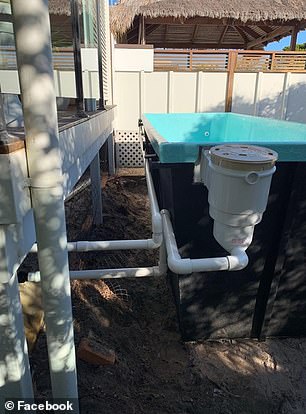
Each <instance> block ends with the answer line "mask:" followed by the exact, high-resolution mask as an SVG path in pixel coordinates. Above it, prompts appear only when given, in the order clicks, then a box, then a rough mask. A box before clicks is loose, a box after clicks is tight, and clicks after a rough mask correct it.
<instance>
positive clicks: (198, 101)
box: [196, 71, 203, 112]
mask: <svg viewBox="0 0 306 414" xmlns="http://www.w3.org/2000/svg"><path fill="white" fill-rule="evenodd" d="M202 87H203V72H202V71H199V72H198V73H197V90H196V112H201V111H202Z"/></svg>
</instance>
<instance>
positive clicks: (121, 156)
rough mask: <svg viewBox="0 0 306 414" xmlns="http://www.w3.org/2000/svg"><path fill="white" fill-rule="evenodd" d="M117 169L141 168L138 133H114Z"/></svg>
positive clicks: (141, 157)
mask: <svg viewBox="0 0 306 414" xmlns="http://www.w3.org/2000/svg"><path fill="white" fill-rule="evenodd" d="M115 143H116V161H117V168H139V167H143V155H142V148H141V146H140V142H139V135H138V131H116V136H115Z"/></svg>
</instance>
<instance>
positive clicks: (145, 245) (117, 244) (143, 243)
mask: <svg viewBox="0 0 306 414" xmlns="http://www.w3.org/2000/svg"><path fill="white" fill-rule="evenodd" d="M145 172H146V182H147V188H148V197H149V201H150V208H151V219H152V238H151V239H140V240H101V241H76V242H68V244H67V249H68V251H69V252H89V251H99V250H138V249H139V250H141V249H145V250H151V249H157V248H159V247H160V245H161V243H162V240H163V228H162V219H161V215H160V212H159V206H158V202H157V197H156V193H155V189H154V185H153V181H152V177H151V173H150V170H149V165H148V161H147V160H145ZM30 252H31V253H36V252H37V245H36V244H34V245H33V246H32V248H31V250H30Z"/></svg>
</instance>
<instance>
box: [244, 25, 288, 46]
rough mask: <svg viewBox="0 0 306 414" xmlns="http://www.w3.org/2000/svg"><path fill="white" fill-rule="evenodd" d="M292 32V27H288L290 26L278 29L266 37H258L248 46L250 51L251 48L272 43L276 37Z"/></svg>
mask: <svg viewBox="0 0 306 414" xmlns="http://www.w3.org/2000/svg"><path fill="white" fill-rule="evenodd" d="M290 30H291V27H288V26H282V27H278V28H277V29H275V30H273V31H272V32H270V33H268V34H266V35H264V36H261V37H258V38H257V39H254V40H251V42H249V43H248V44H247V48H248V49H250V48H251V47H254V46H256V45H260V44H264V43H268V42H271V41H272V40H273V39H275V38H276V37H278V36H283V35H285V34H287V33H289V32H290Z"/></svg>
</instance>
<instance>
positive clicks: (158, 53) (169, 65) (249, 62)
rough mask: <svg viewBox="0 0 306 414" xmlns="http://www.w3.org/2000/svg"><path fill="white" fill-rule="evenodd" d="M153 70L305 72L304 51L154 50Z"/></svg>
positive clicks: (305, 58) (305, 53)
mask: <svg viewBox="0 0 306 414" xmlns="http://www.w3.org/2000/svg"><path fill="white" fill-rule="evenodd" d="M231 62H234V63H235V64H234V65H232V64H231ZM154 70H155V71H168V70H172V71H187V72H198V71H204V72H205V71H208V72H212V71H213V72H229V71H230V70H233V71H234V72H306V52H266V51H253V50H243V51H236V50H230V51H227V50H184V49H182V50H180V49H168V50H165V49H155V51H154Z"/></svg>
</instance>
